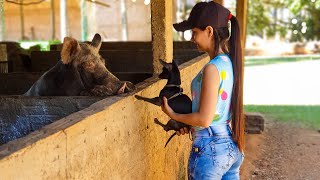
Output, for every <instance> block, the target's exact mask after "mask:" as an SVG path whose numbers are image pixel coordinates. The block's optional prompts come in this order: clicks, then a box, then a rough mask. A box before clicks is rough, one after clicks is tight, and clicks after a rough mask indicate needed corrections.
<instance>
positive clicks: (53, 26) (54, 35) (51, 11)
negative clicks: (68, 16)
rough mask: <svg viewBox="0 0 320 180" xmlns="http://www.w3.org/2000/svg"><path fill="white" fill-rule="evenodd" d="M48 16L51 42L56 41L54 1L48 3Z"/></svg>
mask: <svg viewBox="0 0 320 180" xmlns="http://www.w3.org/2000/svg"><path fill="white" fill-rule="evenodd" d="M50 15H51V40H54V39H56V23H55V19H56V17H55V10H54V0H51V2H50Z"/></svg>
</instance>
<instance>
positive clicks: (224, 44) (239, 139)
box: [201, 16, 245, 151]
mask: <svg viewBox="0 0 320 180" xmlns="http://www.w3.org/2000/svg"><path fill="white" fill-rule="evenodd" d="M230 21H231V36H230V37H229V35H230V34H229V30H228V27H222V28H214V31H213V34H214V42H215V47H214V48H215V49H214V51H215V55H218V53H219V47H221V49H222V51H223V52H224V53H226V54H229V56H230V59H231V61H232V66H233V76H234V82H233V90H232V98H231V112H232V121H231V126H232V138H233V140H234V141H235V142H236V143H237V145H238V148H239V150H240V151H243V150H244V145H245V144H244V126H245V123H244V115H243V60H242V49H241V41H240V28H239V23H238V20H237V18H236V17H234V16H232V17H231V19H230ZM201 29H202V28H201ZM204 29H205V28H203V29H202V30H204Z"/></svg>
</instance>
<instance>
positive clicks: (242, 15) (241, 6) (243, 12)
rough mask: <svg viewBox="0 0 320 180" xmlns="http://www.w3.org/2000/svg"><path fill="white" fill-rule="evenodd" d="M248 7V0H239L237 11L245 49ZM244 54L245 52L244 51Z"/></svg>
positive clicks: (242, 43)
mask: <svg viewBox="0 0 320 180" xmlns="http://www.w3.org/2000/svg"><path fill="white" fill-rule="evenodd" d="M247 7H248V0H237V8H236V13H237V19H238V21H239V25H240V31H241V45H242V48H243V49H244V48H245V44H246V34H247ZM242 54H244V53H243V52H242Z"/></svg>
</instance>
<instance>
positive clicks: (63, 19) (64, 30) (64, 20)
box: [60, 0, 69, 41]
mask: <svg viewBox="0 0 320 180" xmlns="http://www.w3.org/2000/svg"><path fill="white" fill-rule="evenodd" d="M68 35H69V33H68V12H67V0H60V39H61V41H63V38H64V37H66V36H68Z"/></svg>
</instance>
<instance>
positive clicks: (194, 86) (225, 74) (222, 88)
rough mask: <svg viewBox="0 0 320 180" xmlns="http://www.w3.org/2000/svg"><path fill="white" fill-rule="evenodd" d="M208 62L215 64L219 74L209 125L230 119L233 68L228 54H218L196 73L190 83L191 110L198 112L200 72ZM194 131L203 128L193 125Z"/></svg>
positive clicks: (201, 72)
mask: <svg viewBox="0 0 320 180" xmlns="http://www.w3.org/2000/svg"><path fill="white" fill-rule="evenodd" d="M208 64H213V65H215V66H216V68H217V70H218V72H219V74H220V85H219V91H218V92H219V95H218V101H217V105H216V110H215V115H214V118H213V119H212V123H211V124H210V126H215V125H223V124H228V123H229V122H230V120H231V112H230V104H231V94H232V88H233V69H232V62H231V60H230V58H229V56H228V55H226V54H219V55H218V56H216V57H215V58H213V59H212V60H210V61H209V62H208V63H207V64H206V65H205V66H204V67H203V68H202V70H201V71H200V72H199V73H198V74H197V75H196V77H195V78H194V79H193V80H192V83H191V93H192V112H198V111H199V106H200V93H201V85H202V74H203V70H204V68H205V67H206V66H207V65H208ZM193 128H194V129H195V130H196V131H197V130H200V129H203V128H201V127H193Z"/></svg>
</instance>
